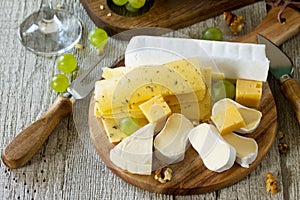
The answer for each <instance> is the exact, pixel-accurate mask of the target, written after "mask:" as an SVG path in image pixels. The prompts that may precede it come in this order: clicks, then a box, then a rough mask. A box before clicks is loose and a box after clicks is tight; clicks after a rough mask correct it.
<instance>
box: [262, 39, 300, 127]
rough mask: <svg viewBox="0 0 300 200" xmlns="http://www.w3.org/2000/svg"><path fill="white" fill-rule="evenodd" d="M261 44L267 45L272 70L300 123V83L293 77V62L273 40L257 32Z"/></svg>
mask: <svg viewBox="0 0 300 200" xmlns="http://www.w3.org/2000/svg"><path fill="white" fill-rule="evenodd" d="M257 41H258V43H259V44H264V45H266V55H267V57H268V58H269V59H270V70H269V71H270V72H271V74H272V75H273V76H274V77H275V78H276V79H278V81H279V84H280V91H281V92H282V93H283V94H284V96H285V97H286V98H287V99H288V100H289V101H290V102H291V104H292V106H293V108H294V110H295V114H296V117H297V120H298V122H299V123H300V84H299V83H298V81H297V80H295V79H294V78H293V77H292V75H291V74H292V73H293V70H294V68H293V63H292V61H291V60H290V58H289V57H288V56H287V55H286V54H285V53H284V52H283V51H281V49H279V48H278V47H277V46H276V45H275V44H274V43H273V42H271V41H270V40H268V39H267V38H265V37H264V36H262V35H260V34H257Z"/></svg>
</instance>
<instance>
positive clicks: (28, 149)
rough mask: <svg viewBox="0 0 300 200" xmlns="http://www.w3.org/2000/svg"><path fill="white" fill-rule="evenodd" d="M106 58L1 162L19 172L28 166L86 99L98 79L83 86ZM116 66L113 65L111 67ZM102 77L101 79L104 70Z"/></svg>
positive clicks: (21, 137) (16, 142)
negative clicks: (53, 132) (64, 119)
mask: <svg viewBox="0 0 300 200" xmlns="http://www.w3.org/2000/svg"><path fill="white" fill-rule="evenodd" d="M104 57H105V56H104V55H103V56H102V57H101V58H100V59H99V60H98V61H97V62H95V64H94V65H92V66H91V67H90V68H89V69H88V70H87V71H85V72H84V73H82V74H81V75H80V76H78V77H77V78H76V79H75V80H74V81H72V83H71V84H70V86H69V87H68V89H67V91H68V92H66V93H63V94H62V95H60V96H58V97H57V98H56V100H55V101H54V103H53V104H52V106H51V107H50V108H49V109H48V110H47V111H46V112H45V113H44V114H43V115H42V116H41V117H40V118H39V119H38V120H37V121H35V122H33V123H32V124H31V125H30V126H28V127H27V128H26V129H24V130H23V131H21V132H20V133H19V134H18V135H17V136H16V137H15V138H14V139H13V140H12V141H11V142H10V143H9V144H8V145H7V146H6V147H5V149H4V150H3V151H2V155H1V157H2V160H3V162H4V164H5V165H6V166H8V167H9V168H19V167H22V166H23V165H25V164H26V163H27V162H28V161H29V160H30V159H31V158H32V157H33V156H34V154H35V153H36V152H37V151H38V150H39V149H40V148H41V147H42V145H43V144H44V142H45V141H46V139H47V138H48V137H49V135H50V134H51V133H52V131H53V129H54V128H55V127H56V126H57V125H58V123H59V122H60V121H61V120H62V119H63V118H64V117H66V116H68V115H69V114H70V113H71V112H72V107H73V104H74V103H75V100H76V99H83V98H85V97H86V96H87V95H88V94H89V93H90V92H91V91H92V90H93V88H94V85H95V82H96V81H97V80H98V79H99V78H95V79H93V80H91V81H90V82H89V83H88V84H85V83H84V84H83V80H84V79H85V78H86V77H87V76H88V75H89V74H90V73H91V72H92V71H93V70H94V69H95V68H96V67H97V66H98V65H99V63H101V61H102V60H103V59H104ZM114 64H115V63H113V64H112V66H113V65H114ZM98 73H100V75H99V76H97V77H101V74H102V70H100V72H98Z"/></svg>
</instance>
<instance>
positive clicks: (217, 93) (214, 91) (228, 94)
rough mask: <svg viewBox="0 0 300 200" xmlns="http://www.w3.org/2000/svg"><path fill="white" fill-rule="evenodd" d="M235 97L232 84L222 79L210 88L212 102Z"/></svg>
mask: <svg viewBox="0 0 300 200" xmlns="http://www.w3.org/2000/svg"><path fill="white" fill-rule="evenodd" d="M234 95H235V86H234V84H233V83H232V82H230V81H228V80H225V79H222V80H219V81H217V82H215V83H213V85H212V88H211V98H212V100H213V101H214V102H216V101H218V100H220V99H223V98H230V99H233V98H234Z"/></svg>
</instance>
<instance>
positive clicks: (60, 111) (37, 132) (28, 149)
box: [2, 96, 72, 168]
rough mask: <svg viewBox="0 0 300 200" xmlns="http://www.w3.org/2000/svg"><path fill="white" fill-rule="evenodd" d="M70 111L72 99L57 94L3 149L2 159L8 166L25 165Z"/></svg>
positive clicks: (17, 166)
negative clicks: (35, 118) (49, 104)
mask: <svg viewBox="0 0 300 200" xmlns="http://www.w3.org/2000/svg"><path fill="white" fill-rule="evenodd" d="M71 111H72V101H71V100H70V99H69V98H68V97H63V96H59V97H57V98H56V100H55V101H54V103H53V104H52V106H51V107H50V108H49V109H48V110H47V111H46V113H44V114H43V116H41V117H40V118H39V119H38V120H37V121H35V122H34V123H32V124H31V125H30V126H28V127H27V128H26V129H24V130H23V131H21V132H20V133H19V134H18V135H17V136H16V137H15V138H14V139H13V140H12V141H11V142H10V143H9V144H8V145H7V147H6V148H5V149H4V150H3V152H2V160H3V162H4V163H5V165H7V166H8V167H9V168H19V167H22V166H23V165H25V164H26V163H27V162H28V161H29V160H30V159H31V158H32V157H33V156H34V154H35V153H36V152H37V151H38V150H39V149H40V148H41V146H42V145H43V144H44V142H45V141H46V139H47V138H48V136H49V135H50V134H51V132H52V131H53V129H54V128H55V127H56V126H57V124H58V123H59V122H60V121H61V119H62V118H64V117H66V116H67V115H68V114H70V113H71Z"/></svg>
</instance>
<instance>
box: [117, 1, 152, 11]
mask: <svg viewBox="0 0 300 200" xmlns="http://www.w3.org/2000/svg"><path fill="white" fill-rule="evenodd" d="M112 1H113V3H114V4H115V5H117V6H125V8H126V10H128V11H129V12H137V11H138V10H139V9H140V8H142V7H143V6H144V5H145V3H146V0H112Z"/></svg>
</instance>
